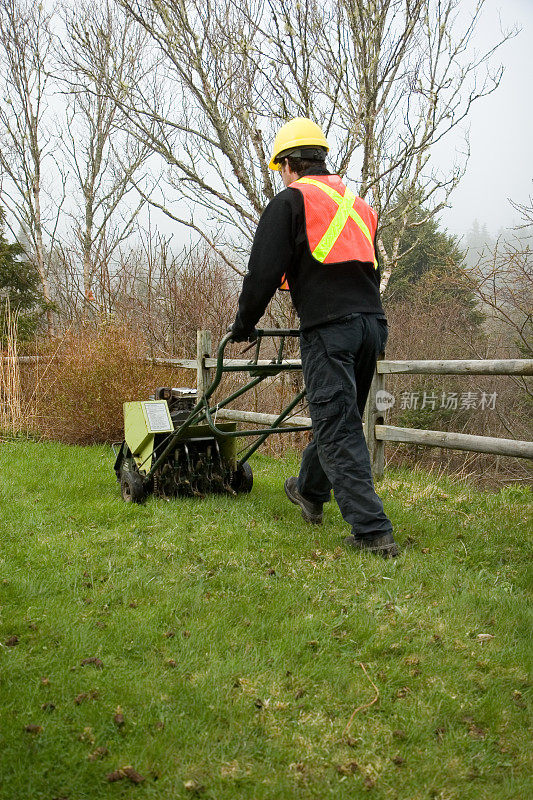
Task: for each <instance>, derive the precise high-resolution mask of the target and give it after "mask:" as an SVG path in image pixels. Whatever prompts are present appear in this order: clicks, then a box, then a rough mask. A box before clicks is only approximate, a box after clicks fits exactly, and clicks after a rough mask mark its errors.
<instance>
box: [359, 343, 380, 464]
mask: <svg viewBox="0 0 533 800" xmlns="http://www.w3.org/2000/svg"><path fill="white" fill-rule="evenodd" d="M382 359H383V355H381V356H380V357H379V359H378V361H381V360H382ZM384 389H385V375H381V374H380V373H378V372H377V371H376V372H374V377H373V379H372V385H371V386H370V392H369V393H368V400H367V402H366V407H365V413H364V415H363V425H364V431H365V437H366V443H367V446H368V452H369V453H370V465H371V467H372V475H373V476H374V478H382V477H383V472H384V470H385V442H383V441H380V440H379V439H376V425H383V411H380V410H378V407H377V405H376V395H377V393H378V392H380V391H384Z"/></svg>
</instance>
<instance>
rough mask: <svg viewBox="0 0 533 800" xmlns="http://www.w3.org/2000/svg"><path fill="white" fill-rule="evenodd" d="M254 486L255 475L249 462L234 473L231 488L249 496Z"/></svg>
mask: <svg viewBox="0 0 533 800" xmlns="http://www.w3.org/2000/svg"><path fill="white" fill-rule="evenodd" d="M253 485H254V474H253V472H252V468H251V466H250V465H249V463H248V462H247V461H245V462H244V464H241V465H240V467H238V468H237V469H236V470H235V472H234V473H233V480H232V482H231V486H232V488H233V489H235V491H236V492H238V493H239V494H248V492H251V491H252V486H253Z"/></svg>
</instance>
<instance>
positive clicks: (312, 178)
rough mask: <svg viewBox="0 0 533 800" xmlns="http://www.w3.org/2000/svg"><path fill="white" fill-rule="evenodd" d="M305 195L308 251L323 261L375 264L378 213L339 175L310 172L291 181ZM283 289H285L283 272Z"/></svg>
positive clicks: (285, 282) (376, 265)
mask: <svg viewBox="0 0 533 800" xmlns="http://www.w3.org/2000/svg"><path fill="white" fill-rule="evenodd" d="M290 188H291V189H298V191H300V192H301V193H302V194H303V197H304V207H305V225H306V233H307V240H308V242H309V249H310V250H311V255H312V256H313V258H315V259H316V260H317V261H320V262H321V263H322V264H338V263H342V262H345V261H364V262H370V263H372V264H374V267H375V269H377V267H378V262H377V259H376V254H375V251H374V236H375V234H376V228H377V224H378V215H377V214H376V212H375V211H374V209H373V208H371V207H370V206H369V205H368V203H365V201H364V200H362V199H361V198H360V197H356V195H354V194H353V192H351V191H350V189H348V187H347V186H345V185H344V183H343V182H342V181H341V179H340V178H339V176H338V175H309V176H304V177H303V178H298V180H297V181H294V183H291V186H290ZM280 288H282V289H288V285H287V281H286V280H285V276H283V282H282V285H281V287H280Z"/></svg>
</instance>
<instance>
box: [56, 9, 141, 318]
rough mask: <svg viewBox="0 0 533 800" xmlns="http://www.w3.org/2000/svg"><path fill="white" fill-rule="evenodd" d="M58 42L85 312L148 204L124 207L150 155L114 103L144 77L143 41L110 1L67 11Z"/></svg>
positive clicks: (136, 27) (73, 212)
mask: <svg viewBox="0 0 533 800" xmlns="http://www.w3.org/2000/svg"><path fill="white" fill-rule="evenodd" d="M63 22H64V26H65V33H66V35H65V37H64V38H63V39H61V40H58V43H57V61H58V79H59V83H60V85H62V86H63V87H64V92H65V95H66V97H67V108H66V115H67V119H66V125H65V126H64V130H63V145H64V147H65V150H66V153H67V156H68V162H69V165H70V169H71V173H72V176H73V180H74V183H75V186H76V188H77V192H76V194H77V196H78V197H79V198H80V201H79V202H77V203H75V208H74V209H73V210H72V212H71V214H70V216H71V218H72V219H73V223H74V230H75V235H76V239H77V241H78V243H79V250H80V256H81V261H82V266H83V297H84V306H87V302H88V301H92V299H93V297H94V295H93V288H95V287H94V282H95V279H98V278H99V279H100V281H101V282H102V283H104V284H105V283H106V282H108V279H109V263H110V261H111V259H113V257H114V255H115V254H116V251H117V248H119V247H120V245H121V244H122V243H123V242H124V241H125V240H126V239H128V237H129V236H130V235H131V233H132V229H133V225H134V222H135V219H136V217H137V214H138V212H139V210H140V208H141V206H142V204H143V202H144V201H143V200H141V202H140V203H136V204H135V203H134V204H132V203H131V202H125V201H126V196H127V195H128V193H129V192H130V191H131V190H132V188H133V185H132V179H134V178H138V173H139V170H140V169H141V168H142V166H143V164H144V162H145V161H146V159H147V157H148V154H149V151H148V148H147V146H146V144H145V143H140V142H139V140H138V139H133V138H132V137H131V135H128V133H127V131H126V130H125V127H124V119H123V116H122V114H121V111H120V108H119V105H118V104H117V101H115V99H113V97H110V96H109V94H108V93H107V86H108V84H110V83H111V84H112V85H113V86H114V87H115V94H116V95H117V97H118V99H119V100H120V99H121V98H122V96H123V95H124V92H125V87H127V86H130V85H132V84H133V83H135V82H136V80H137V79H138V78H139V77H141V73H140V71H141V68H142V67H141V65H142V62H143V55H142V53H143V48H144V40H145V38H146V37H145V35H144V33H143V31H142V30H140V29H139V28H138V26H135V25H134V23H133V21H132V20H130V19H128V18H126V17H124V15H123V14H121V13H120V12H119V13H117V10H116V7H115V6H114V4H113V3H110V2H108V0H105V2H104V3H100V2H96V0H88V1H87V2H83V3H80V4H76V5H75V6H72V5H67V6H65V8H64V15H63Z"/></svg>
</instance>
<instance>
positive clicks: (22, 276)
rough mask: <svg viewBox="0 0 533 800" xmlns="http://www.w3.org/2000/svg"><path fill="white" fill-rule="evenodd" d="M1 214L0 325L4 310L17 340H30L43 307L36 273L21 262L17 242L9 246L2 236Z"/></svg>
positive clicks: (1, 214)
mask: <svg viewBox="0 0 533 800" xmlns="http://www.w3.org/2000/svg"><path fill="white" fill-rule="evenodd" d="M4 216H5V215H4V211H3V209H2V208H0V324H1V331H2V335H3V331H4V328H5V324H4V322H5V315H6V312H7V306H8V304H9V308H10V311H11V314H12V315H13V316H14V318H15V319H16V323H17V335H18V337H19V339H20V340H24V339H28V338H30V337H31V336H32V335H33V334H34V333H35V330H36V328H37V325H38V323H39V320H40V318H41V316H42V315H43V313H44V311H45V308H46V304H45V302H44V298H43V295H42V291H41V284H40V280H39V273H38V272H37V269H36V268H35V267H34V265H33V264H31V263H30V262H29V261H27V260H25V259H24V249H23V247H22V245H21V244H19V243H18V242H15V243H9V242H8V241H7V239H6V237H5V235H4Z"/></svg>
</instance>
